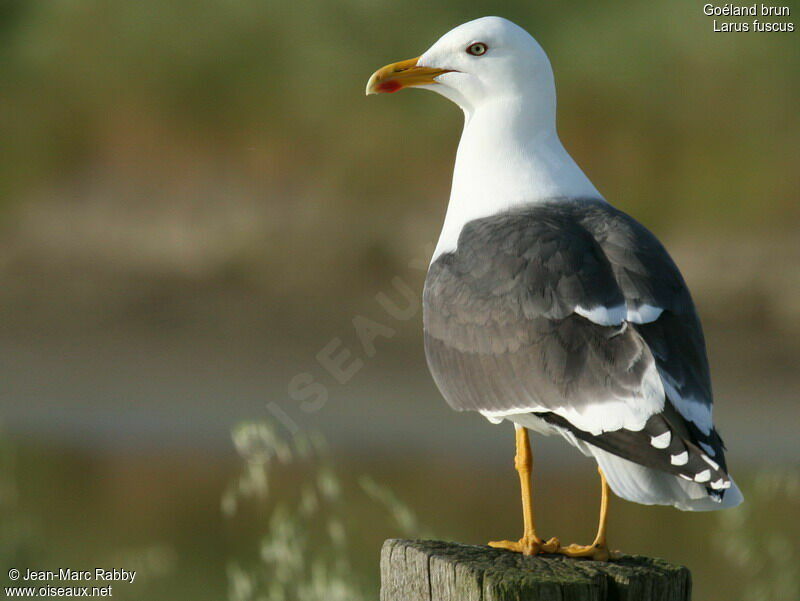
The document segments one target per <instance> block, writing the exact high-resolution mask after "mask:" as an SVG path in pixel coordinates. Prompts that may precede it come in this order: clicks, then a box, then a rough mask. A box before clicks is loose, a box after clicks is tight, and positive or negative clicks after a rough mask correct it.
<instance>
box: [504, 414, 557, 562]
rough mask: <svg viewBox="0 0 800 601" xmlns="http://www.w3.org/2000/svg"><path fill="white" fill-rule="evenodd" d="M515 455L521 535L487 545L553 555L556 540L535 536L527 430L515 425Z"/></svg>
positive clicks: (531, 466) (530, 455) (530, 458)
mask: <svg viewBox="0 0 800 601" xmlns="http://www.w3.org/2000/svg"><path fill="white" fill-rule="evenodd" d="M515 430H516V432H515V433H516V440H517V453H516V455H515V456H514V467H515V468H517V473H518V474H519V486H520V490H521V492H522V522H523V534H522V538H521V539H519V540H518V541H511V540H500V541H492V542H490V543H489V546H490V547H496V548H498V549H508V550H509V551H516V552H517V553H523V554H525V555H537V554H539V553H554V552H556V551H557V550H558V549H559V547H560V544H559V542H558V540H557V539H554V538H551V539H550V540H549V541H547V542H545V541H543V540H542V539H541V538H539V536H538V535H537V534H536V524H535V523H534V520H533V499H532V498H531V471H532V469H533V456H532V454H531V443H530V440H529V438H528V430H527V429H526V428H523V427H522V426H517V425H515Z"/></svg>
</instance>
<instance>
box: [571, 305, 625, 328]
mask: <svg viewBox="0 0 800 601" xmlns="http://www.w3.org/2000/svg"><path fill="white" fill-rule="evenodd" d="M575 313H577V314H578V315H580V316H581V317H585V318H586V319H588V320H589V321H591V322H594V323H596V324H597V325H601V326H617V325H619V324H621V323H622V322H623V321H625V314H626V311H625V305H624V304H622V305H617V306H615V307H605V306H603V305H597V306H596V307H592V308H591V309H586V308H584V307H580V306H578V307H575Z"/></svg>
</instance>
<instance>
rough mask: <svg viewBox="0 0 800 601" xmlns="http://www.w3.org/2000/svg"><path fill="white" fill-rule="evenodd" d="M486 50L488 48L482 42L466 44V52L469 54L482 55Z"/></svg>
mask: <svg viewBox="0 0 800 601" xmlns="http://www.w3.org/2000/svg"><path fill="white" fill-rule="evenodd" d="M487 50H489V47H488V46H486V44H484V43H483V42H475V43H474V44H470V45H469V46H467V54H471V55H472V56H482V55H484V54H486V51H487Z"/></svg>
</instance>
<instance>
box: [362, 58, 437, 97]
mask: <svg viewBox="0 0 800 601" xmlns="http://www.w3.org/2000/svg"><path fill="white" fill-rule="evenodd" d="M418 60H419V57H417V58H411V59H408V60H407V61H400V62H399V63H392V64H391V65H386V66H385V67H381V68H380V69H378V70H377V71H375V73H373V74H372V77H370V78H369V81H368V82H367V96H369V95H370V94H389V93H391V92H397V90H402V89H403V88H410V87H412V86H424V85H427V84H432V83H436V81H435V80H434V78H435V77H436V76H438V75H441V74H442V73H449V72H450V70H449V69H434V68H433V67H418V66H417V61H418Z"/></svg>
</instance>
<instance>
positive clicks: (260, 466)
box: [221, 421, 427, 601]
mask: <svg viewBox="0 0 800 601" xmlns="http://www.w3.org/2000/svg"><path fill="white" fill-rule="evenodd" d="M233 441H234V444H235V446H236V449H237V451H238V453H239V456H240V457H241V458H242V460H243V467H242V473H241V474H240V475H239V476H238V477H237V478H236V479H235V480H234V481H233V482H232V484H231V485H230V486H229V487H228V488H227V490H226V491H225V492H224V494H223V496H222V502H221V507H222V512H223V514H224V515H225V516H226V517H227V518H228V519H231V520H235V519H236V518H237V517H238V516H239V515H240V511H241V510H242V509H244V508H245V506H247V505H250V507H249V509H250V510H251V511H253V510H254V511H255V515H256V516H259V515H260V522H261V523H263V524H264V532H263V534H261V535H260V537H259V542H258V552H257V557H258V558H257V559H254V558H252V557H250V558H249V559H248V558H245V559H232V560H231V561H230V562H229V564H228V583H229V589H228V590H229V593H228V599H229V601H256V600H264V601H359V600H361V599H363V600H366V599H371V598H374V593H372V592H370V591H369V590H368V586H367V584H366V583H367V582H368V581H369V578H365V577H364V575H363V574H359V572H358V570H357V569H355V567H354V566H355V565H356V564H357V563H358V561H359V560H363V554H364V553H363V547H361V546H360V545H359V544H358V543H354V542H353V540H352V538H353V534H354V533H357V532H358V531H359V530H361V531H363V530H364V529H369V526H370V525H369V523H365V522H364V521H362V520H361V519H360V518H361V517H362V516H364V515H365V514H364V511H365V507H364V505H365V504H367V503H369V502H372V503H378V504H379V505H380V507H381V509H382V511H384V512H385V514H386V515H388V517H389V518H390V519H391V521H392V522H393V524H394V527H393V528H392V527H390V528H387V529H386V530H385V531H384V532H383V533H382V534H385V533H386V532H391V531H394V532H395V534H396V535H403V536H408V537H421V536H426V535H427V531H426V530H425V529H424V528H423V527H421V526H420V524H419V523H418V520H417V518H416V516H415V515H414V513H413V511H411V509H410V508H409V507H407V506H406V505H405V504H404V503H403V502H402V501H400V499H399V498H398V497H397V496H396V495H394V494H393V493H392V492H391V490H390V489H389V488H387V487H385V486H382V485H380V484H378V483H377V482H376V481H375V480H374V479H372V478H371V477H369V476H366V475H364V476H361V477H360V478H359V479H358V482H359V488H360V490H356V491H350V492H351V494H349V495H345V494H344V493H345V491H344V490H343V487H344V486H346V484H345V481H344V480H343V478H342V477H341V476H340V475H339V474H338V473H337V471H336V470H335V469H334V467H333V465H332V464H331V461H330V456H329V454H328V450H327V447H326V445H325V443H324V441H323V439H322V438H321V437H320V436H318V435H308V434H305V433H302V432H301V433H299V434H297V435H294V436H288V435H287V436H284V433H283V431H282V430H281V429H280V428H279V426H277V425H276V424H274V423H273V422H269V421H264V422H246V423H243V424H240V425H239V426H238V427H237V428H236V429H235V431H234V432H233ZM281 471H282V472H283V475H280V474H279V472H281ZM288 473H294V474H295V475H298V474H299V475H300V477H299V478H297V479H294V481H293V482H291V481H290V482H291V486H287V474H288ZM275 480H277V481H278V482H280V483H281V484H282V485H280V487H277V486H276V483H275ZM348 497H349V498H348ZM365 502H366V503H365ZM248 515H249V517H248ZM244 516H245V517H244V518H243V519H244V520H246V521H251V520H252V521H256V522H258V521H259V520H258V518H256V519H254V517H253V514H252V513H250V514H248V513H245V514H244ZM357 538H358V537H357ZM358 555H360V556H361V557H357V556H358ZM372 559H373V560H374V561H377V556H376V557H374V558H372Z"/></svg>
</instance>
